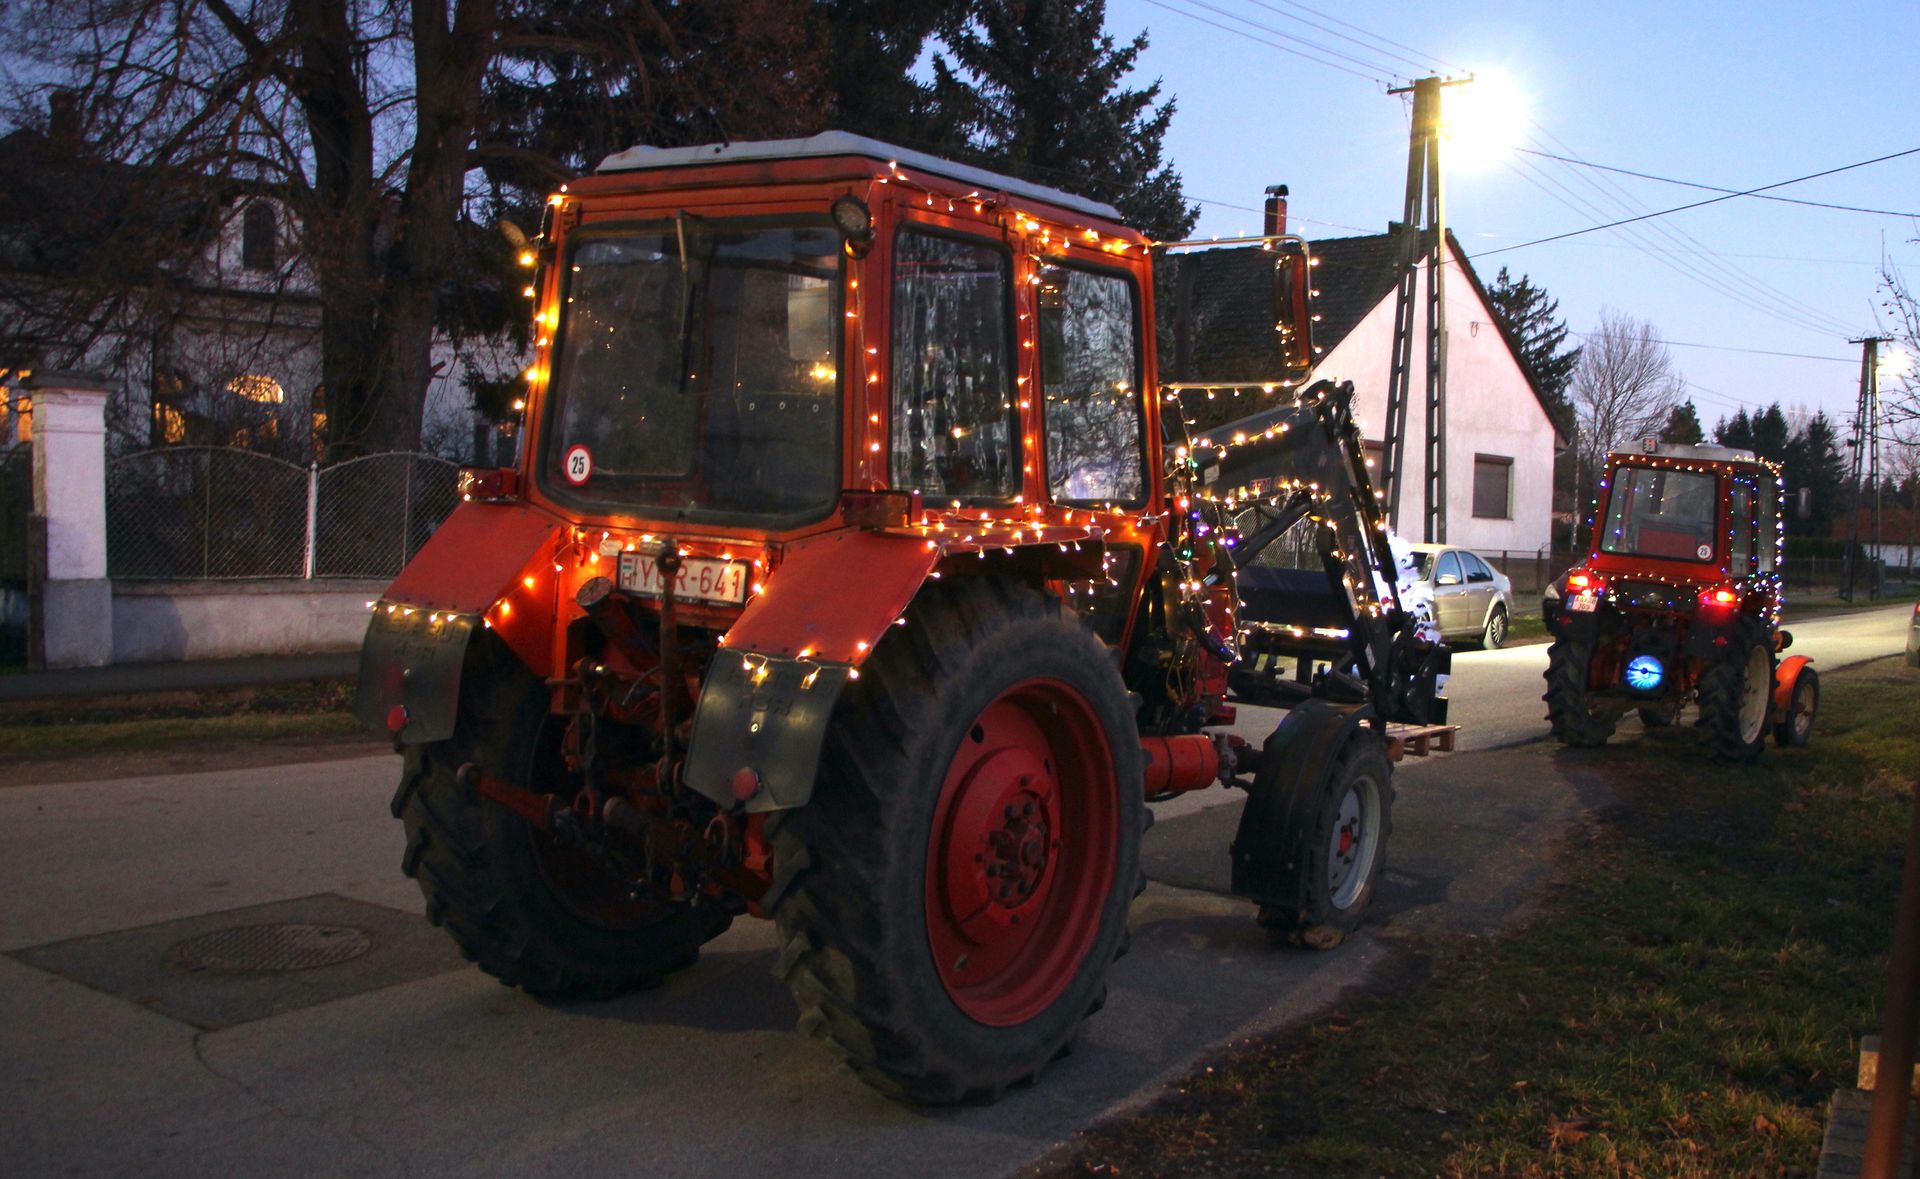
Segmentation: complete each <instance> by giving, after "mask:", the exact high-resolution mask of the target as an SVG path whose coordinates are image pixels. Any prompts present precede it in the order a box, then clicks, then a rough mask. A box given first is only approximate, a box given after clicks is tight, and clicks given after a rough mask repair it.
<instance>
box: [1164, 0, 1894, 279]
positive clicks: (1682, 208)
mask: <svg viewBox="0 0 1920 1179" xmlns="http://www.w3.org/2000/svg"><path fill="white" fill-rule="evenodd" d="M1147 2H1148V3H1150V4H1151V3H1156V2H1157V0H1147ZM1916 153H1920V147H1910V148H1908V149H1907V150H1905V151H1896V152H1891V153H1889V154H1887V155H1884V156H1875V157H1874V158H1873V159H1871V160H1861V161H1859V162H1858V163H1854V164H1844V165H1842V166H1840V167H1838V168H1828V169H1826V170H1825V171H1822V172H1811V173H1809V174H1807V175H1805V176H1796V177H1794V178H1793V179H1791V180H1781V181H1778V182H1777V183H1774V184H1763V185H1761V186H1760V187H1758V188H1749V189H1744V190H1742V191H1740V192H1730V193H1727V194H1726V195H1724V196H1717V197H1708V198H1707V199H1706V200H1704V201H1694V202H1693V203H1692V204H1686V205H1675V206H1674V207H1673V208H1671V209H1660V210H1657V211H1655V212H1652V213H1642V214H1641V215H1639V216H1638V217H1625V218H1622V219H1621V220H1619V221H1609V222H1607V223H1606V224H1605V225H1589V226H1587V227H1586V228H1584V229H1570V230H1568V231H1567V232H1565V233H1556V234H1554V235H1552V236H1551V237H1542V238H1535V239H1534V240H1532V241H1530V242H1521V243H1520V244H1519V245H1516V246H1502V247H1500V248H1499V249H1497V250H1488V251H1487V253H1486V254H1483V255H1481V257H1483V258H1484V257H1488V256H1491V255H1493V254H1505V253H1507V252H1509V251H1512V250H1524V249H1526V248H1527V247H1529V246H1544V245H1546V244H1547V243H1548V242H1557V241H1564V240H1566V239H1567V238H1570V237H1579V236H1580V235H1582V234H1587V233H1598V232H1599V231H1601V230H1603V229H1617V228H1619V227H1620V226H1622V225H1632V224H1633V223H1634V222H1636V221H1650V220H1652V219H1653V218H1655V217H1666V216H1670V215H1672V214H1674V213H1684V212H1686V211H1687V210H1688V209H1699V208H1703V207H1705V206H1707V205H1717V204H1719V203H1720V202H1721V201H1730V200H1732V199H1734V198H1735V197H1743V196H1752V195H1753V194H1755V193H1758V192H1766V191H1767V190H1768V189H1773V188H1785V187H1786V186H1787V185H1789V184H1802V183H1804V182H1806V181H1808V180H1818V179H1819V178H1820V177H1822V176H1832V175H1834V174H1835V173H1838V172H1850V171H1852V170H1853V169H1855V168H1864V167H1866V166H1867V165H1869V164H1884V163H1886V162H1887V161H1888V160H1897V159H1899V158H1901V157H1902V156H1910V155H1914V154H1916Z"/></svg>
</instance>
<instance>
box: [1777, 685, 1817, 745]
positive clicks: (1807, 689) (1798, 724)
mask: <svg viewBox="0 0 1920 1179" xmlns="http://www.w3.org/2000/svg"><path fill="white" fill-rule="evenodd" d="M1819 711H1820V676H1819V674H1818V673H1817V672H1815V671H1814V670H1813V669H1812V668H1811V667H1807V666H1805V665H1802V666H1801V668H1800V674H1799V675H1796V676H1794V677H1793V691H1792V693H1791V694H1789V695H1788V697H1787V715H1786V717H1785V718H1784V719H1782V720H1781V721H1780V723H1779V724H1776V725H1774V726H1773V743H1774V744H1775V745H1778V746H1780V747H1781V748H1782V749H1798V748H1801V747H1802V746H1804V745H1806V743H1807V742H1809V741H1811V740H1813V717H1814V714H1815V713H1817V712H1819Z"/></svg>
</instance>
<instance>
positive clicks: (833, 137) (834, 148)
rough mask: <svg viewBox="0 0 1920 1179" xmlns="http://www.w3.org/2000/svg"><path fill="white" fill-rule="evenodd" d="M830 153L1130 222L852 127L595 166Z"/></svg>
mask: <svg viewBox="0 0 1920 1179" xmlns="http://www.w3.org/2000/svg"><path fill="white" fill-rule="evenodd" d="M826 156H864V157H866V158H868V159H871V160H873V161H875V162H876V163H878V164H880V165H881V166H883V167H884V166H885V165H887V164H896V165H898V166H899V167H901V168H904V169H910V170H913V171H918V172H925V173H928V174H929V175H933V176H939V177H942V178H944V179H947V180H951V181H954V182H955V183H958V184H962V185H965V186H966V187H968V188H977V189H980V190H982V191H988V192H1004V193H1008V194H1010V195H1013V196H1023V197H1026V198H1028V199H1030V200H1036V201H1045V202H1047V203H1048V204H1050V205H1055V206H1057V207H1059V208H1062V209H1068V210H1072V211H1073V212H1076V213H1086V214H1088V215H1089V216H1094V217H1103V218H1105V219H1107V220H1109V221H1118V222H1121V223H1122V224H1125V221H1126V219H1125V218H1123V217H1122V216H1121V215H1120V210H1118V209H1116V208H1114V207H1113V206H1112V205H1109V204H1105V203H1103V202H1100V201H1091V200H1088V199H1087V198H1085V197H1080V196H1075V195H1073V194H1072V193H1070V192H1062V191H1061V190H1060V189H1057V188H1049V187H1047V186H1046V185H1044V184H1035V183H1033V182H1032V181H1030V180H1019V179H1016V178H1015V177H1012V176H1004V175H1001V174H1000V173H998V172H989V171H987V170H986V169H985V168H974V167H970V166H968V165H966V164H956V163H954V162H953V161H952V160H943V159H941V158H940V157H938V156H931V155H928V154H927V153H925V152H919V151H914V150H912V149H911V148H904V147H895V146H894V145H892V144H890V143H882V142H881V141H880V140H878V139H869V138H867V137H866V136H864V135H855V134H853V133H852V132H850V131H823V132H821V133H820V134H818V135H810V136H808V137H807V138H805V139H766V140H759V141H756V142H750V143H708V144H702V145H701V146H699V147H648V146H646V145H644V144H643V145H640V146H637V147H630V148H628V149H627V150H625V151H622V152H615V153H614V154H613V155H610V156H608V157H607V158H606V159H604V160H602V161H600V166H599V167H598V168H595V169H594V172H595V173H596V174H598V175H602V176H604V175H608V174H610V173H617V172H644V171H652V170H655V169H662V168H688V167H695V166H698V165H702V164H724V163H732V162H744V161H764V160H805V159H818V158H822V157H826Z"/></svg>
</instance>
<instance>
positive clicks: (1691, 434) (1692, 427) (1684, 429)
mask: <svg viewBox="0 0 1920 1179" xmlns="http://www.w3.org/2000/svg"><path fill="white" fill-rule="evenodd" d="M1706 438H1707V434H1706V431H1705V430H1703V429H1701V427H1700V415H1699V414H1698V413H1696V412H1695V411H1694V408H1693V402H1691V401H1683V402H1681V403H1680V404H1679V405H1676V406H1674V407H1673V410H1672V411H1671V412H1670V413H1668V414H1667V424H1666V425H1664V426H1662V427H1660V441H1662V442H1677V443H1680V444H1682V445H1687V446H1692V445H1696V444H1698V443H1701V442H1704V441H1706Z"/></svg>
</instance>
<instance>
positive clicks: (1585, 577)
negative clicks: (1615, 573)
mask: <svg viewBox="0 0 1920 1179" xmlns="http://www.w3.org/2000/svg"><path fill="white" fill-rule="evenodd" d="M1567 588H1568V589H1570V590H1603V589H1606V588H1607V583H1606V582H1605V581H1602V580H1601V579H1600V578H1598V577H1595V576H1594V575H1593V574H1591V573H1588V572H1587V571H1586V570H1585V569H1575V570H1574V571H1573V572H1572V573H1569V574H1567Z"/></svg>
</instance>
